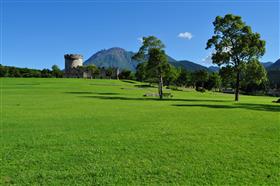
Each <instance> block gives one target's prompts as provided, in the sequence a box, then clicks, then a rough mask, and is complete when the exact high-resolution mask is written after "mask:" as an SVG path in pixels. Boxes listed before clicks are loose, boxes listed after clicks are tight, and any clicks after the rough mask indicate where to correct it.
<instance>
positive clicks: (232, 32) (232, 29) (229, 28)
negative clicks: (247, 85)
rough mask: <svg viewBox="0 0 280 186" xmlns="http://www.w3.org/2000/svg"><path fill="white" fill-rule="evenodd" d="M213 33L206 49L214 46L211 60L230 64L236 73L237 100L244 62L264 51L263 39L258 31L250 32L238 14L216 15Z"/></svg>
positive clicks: (257, 57)
mask: <svg viewBox="0 0 280 186" xmlns="http://www.w3.org/2000/svg"><path fill="white" fill-rule="evenodd" d="M213 25H214V27H215V28H214V35H213V36H212V38H211V39H209V40H208V42H207V46H206V49H209V48H211V47H213V46H214V48H215V52H214V53H213V55H212V61H213V63H215V64H218V65H230V66H232V67H233V68H234V71H235V74H236V83H235V84H236V86H235V101H238V100H239V89H240V76H241V71H242V69H243V68H244V64H245V63H247V62H249V61H252V60H257V59H259V58H260V57H261V56H263V55H264V53H265V41H264V40H261V39H260V34H259V33H254V32H252V29H251V27H250V26H247V25H246V24H245V22H243V21H242V19H241V17H240V16H235V15H232V14H227V15H225V16H224V17H221V16H217V17H216V19H215V21H214V22H213Z"/></svg>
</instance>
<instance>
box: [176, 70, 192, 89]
mask: <svg viewBox="0 0 280 186" xmlns="http://www.w3.org/2000/svg"><path fill="white" fill-rule="evenodd" d="M178 73H179V75H178V77H177V79H176V84H177V85H179V86H184V87H185V86H188V85H190V82H191V74H190V73H189V72H188V71H187V70H186V69H184V68H181V69H179V72H178Z"/></svg>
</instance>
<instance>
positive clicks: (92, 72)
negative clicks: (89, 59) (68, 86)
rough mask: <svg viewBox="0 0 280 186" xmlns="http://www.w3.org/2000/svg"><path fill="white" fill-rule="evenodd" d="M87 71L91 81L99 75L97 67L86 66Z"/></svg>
mask: <svg viewBox="0 0 280 186" xmlns="http://www.w3.org/2000/svg"><path fill="white" fill-rule="evenodd" d="M85 71H86V72H87V73H88V74H89V75H90V78H91V79H92V78H93V77H96V76H97V75H98V68H97V67H96V66H95V65H88V66H86V67H85Z"/></svg>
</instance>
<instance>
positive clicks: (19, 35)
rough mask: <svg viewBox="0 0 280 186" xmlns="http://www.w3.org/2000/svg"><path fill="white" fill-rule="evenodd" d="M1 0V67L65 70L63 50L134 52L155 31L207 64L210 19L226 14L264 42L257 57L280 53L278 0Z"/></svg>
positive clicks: (182, 53) (183, 54)
mask: <svg viewBox="0 0 280 186" xmlns="http://www.w3.org/2000/svg"><path fill="white" fill-rule="evenodd" d="M0 1H2V2H1V6H2V7H1V24H2V25H1V26H2V29H1V33H2V38H1V49H2V50H1V51H2V53H1V55H2V56H1V63H2V64H4V65H10V66H18V67H29V68H39V69H42V68H50V67H51V66H52V65H53V64H57V65H59V66H60V67H61V68H64V58H63V55H64V54H65V53H79V54H82V55H84V58H85V59H87V58H89V57H90V56H91V55H92V54H94V53H95V52H97V51H99V50H101V49H107V48H111V47H122V48H124V49H126V50H129V51H137V50H138V48H139V46H140V44H141V43H140V41H139V38H140V37H142V36H148V35H155V36H157V37H158V38H160V39H161V40H162V41H163V42H164V43H165V45H166V52H167V54H168V55H170V56H171V57H173V58H175V59H177V60H182V59H186V60H190V61H194V62H196V63H199V64H203V65H206V66H209V65H210V63H211V62H210V61H209V60H208V59H209V57H208V58H207V56H209V54H210V53H211V50H205V45H206V42H207V40H208V39H209V38H210V37H211V36H212V34H213V25H212V22H213V20H214V19H215V17H216V16H217V15H222V16H223V15H225V14H227V13H232V14H236V15H240V16H242V18H243V20H244V21H245V22H246V23H247V24H248V25H250V26H251V27H252V29H253V31H255V32H259V33H260V34H261V37H262V39H264V40H266V54H265V55H264V56H263V58H262V59H261V61H273V62H274V61H276V60H277V59H278V58H279V57H280V54H279V50H280V49H279V40H280V38H279V37H280V36H279V27H280V25H279V24H280V23H279V22H280V20H279V19H280V18H279V1H278V0H267V1H265V0H262V1H261V0H254V1H252V0H216V1H210V0H209V1H206V0H197V1H194V0H192V1H187V0H185V1H184V0H181V1H163V0H162V1H148V0H145V1H143V0H138V1H118V0H116V1H106V0H105V1H90V0H88V1H83V0H81V1H71V0H70V1H63V0H62V1H55V0H48V1H47V0H41V1H40V0H37V1H35V0H25V1H24V0H0ZM180 33H181V34H180ZM179 34H180V36H181V37H179Z"/></svg>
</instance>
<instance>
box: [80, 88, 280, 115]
mask: <svg viewBox="0 0 280 186" xmlns="http://www.w3.org/2000/svg"><path fill="white" fill-rule="evenodd" d="M98 94H99V95H88V96H82V97H83V98H91V99H102V100H125V101H170V102H172V101H174V102H175V101H182V102H202V103H201V104H200V103H198V104H173V105H172V106H177V107H206V108H213V109H238V108H241V109H248V110H257V111H270V112H279V113H280V106H278V105H269V104H254V103H235V104H232V105H214V104H203V102H208V103H210V102H212V103H233V102H234V101H231V100H215V99H174V98H165V99H163V100H160V99H159V98H149V97H148V98H147V97H142V98H141V97H138V98H135V97H121V96H110V95H115V94H114V93H111V94H110V93H109V94H108V93H98ZM116 95H117V94H116Z"/></svg>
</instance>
